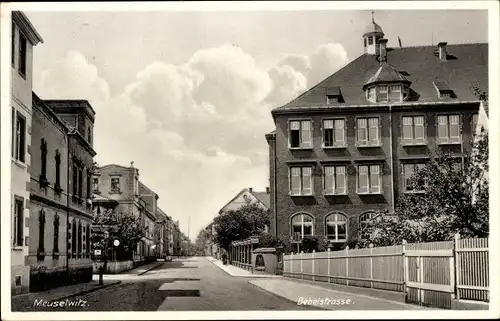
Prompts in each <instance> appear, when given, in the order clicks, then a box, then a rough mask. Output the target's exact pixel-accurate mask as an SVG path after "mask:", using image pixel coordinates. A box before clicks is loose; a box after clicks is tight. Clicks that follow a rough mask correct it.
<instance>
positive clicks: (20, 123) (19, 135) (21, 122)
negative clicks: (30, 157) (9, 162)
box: [12, 109, 26, 163]
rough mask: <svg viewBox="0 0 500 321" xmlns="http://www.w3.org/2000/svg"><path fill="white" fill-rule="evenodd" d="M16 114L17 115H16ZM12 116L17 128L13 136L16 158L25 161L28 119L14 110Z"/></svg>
mask: <svg viewBox="0 0 500 321" xmlns="http://www.w3.org/2000/svg"><path fill="white" fill-rule="evenodd" d="M14 115H15V117H14ZM12 116H13V117H14V118H15V123H13V127H14V128H15V132H14V135H13V136H14V138H13V147H14V148H13V149H14V151H13V154H14V158H15V159H16V160H18V161H20V162H23V163H24V160H25V145H26V119H25V118H24V117H23V116H22V115H21V114H20V113H19V112H17V113H16V112H15V111H14V109H13V110H12Z"/></svg>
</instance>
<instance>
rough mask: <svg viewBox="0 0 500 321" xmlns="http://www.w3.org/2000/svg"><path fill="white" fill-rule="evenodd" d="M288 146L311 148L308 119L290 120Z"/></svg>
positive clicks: (309, 122)
mask: <svg viewBox="0 0 500 321" xmlns="http://www.w3.org/2000/svg"><path fill="white" fill-rule="evenodd" d="M289 126H290V130H289V131H290V148H311V147H312V133H311V121H310V120H302V121H298V120H294V121H290V123H289Z"/></svg>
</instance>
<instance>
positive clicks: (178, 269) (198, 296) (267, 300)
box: [29, 257, 316, 311]
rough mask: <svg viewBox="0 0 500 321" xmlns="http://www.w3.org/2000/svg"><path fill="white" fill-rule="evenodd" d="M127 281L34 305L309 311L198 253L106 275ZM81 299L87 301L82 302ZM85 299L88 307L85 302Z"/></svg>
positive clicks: (98, 308)
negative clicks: (63, 302)
mask: <svg viewBox="0 0 500 321" xmlns="http://www.w3.org/2000/svg"><path fill="white" fill-rule="evenodd" d="M106 277H109V278H110V279H117V280H118V279H119V280H121V281H122V283H121V284H117V285H113V286H110V287H107V288H104V289H101V290H97V291H95V292H91V293H88V294H84V295H81V296H76V297H72V298H71V299H69V300H71V301H72V302H80V304H79V306H73V307H64V308H60V307H58V308H54V307H52V308H49V307H45V308H43V307H31V308H30V309H29V311H195V310H198V311H200V310H207V311H210V310H211V311H223V310H303V309H309V310H311V309H316V308H313V307H307V306H301V305H297V304H296V303H294V302H291V301H288V300H286V299H283V298H280V297H277V296H275V295H273V294H270V293H268V292H266V291H264V290H261V289H260V288H258V287H256V286H254V285H252V284H250V283H248V278H239V277H232V276H229V275H228V274H226V273H225V272H224V271H222V270H221V269H219V268H218V267H216V266H215V265H214V264H212V263H210V262H209V261H208V260H207V259H205V258H201V257H193V258H188V259H176V260H174V261H173V262H164V263H162V264H161V265H160V266H159V267H158V268H156V269H154V270H151V271H149V272H147V273H145V274H143V275H141V276H138V275H128V274H117V275H106ZM80 300H81V301H80ZM82 302H85V303H84V304H85V306H81V305H82V304H83V303H82Z"/></svg>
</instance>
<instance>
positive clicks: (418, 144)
mask: <svg viewBox="0 0 500 321" xmlns="http://www.w3.org/2000/svg"><path fill="white" fill-rule="evenodd" d="M427 144H428V143H427V142H424V143H401V146H403V147H413V146H417V147H418V146H427Z"/></svg>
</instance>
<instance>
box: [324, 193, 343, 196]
mask: <svg viewBox="0 0 500 321" xmlns="http://www.w3.org/2000/svg"><path fill="white" fill-rule="evenodd" d="M347 195H348V194H347V192H346V193H340V194H339V193H323V196H347Z"/></svg>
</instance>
